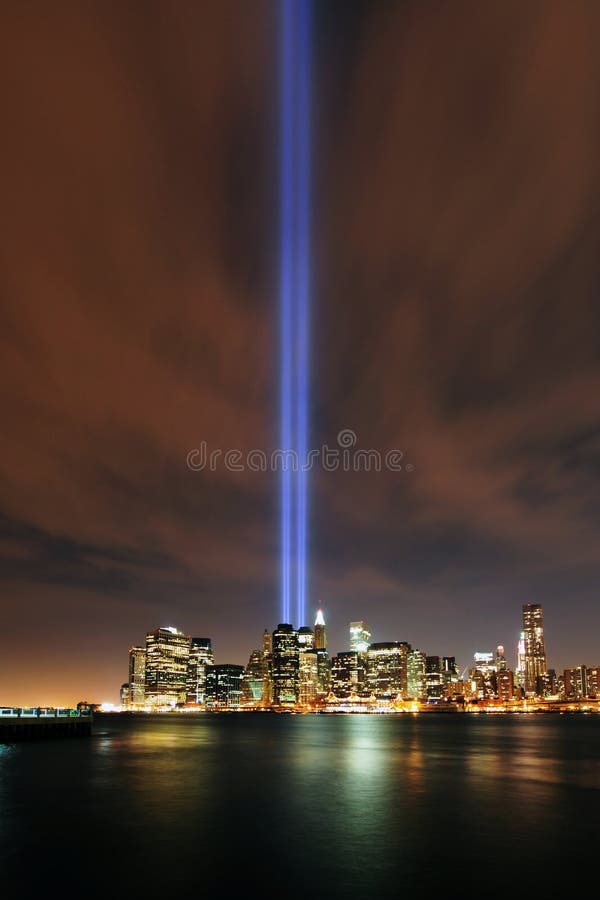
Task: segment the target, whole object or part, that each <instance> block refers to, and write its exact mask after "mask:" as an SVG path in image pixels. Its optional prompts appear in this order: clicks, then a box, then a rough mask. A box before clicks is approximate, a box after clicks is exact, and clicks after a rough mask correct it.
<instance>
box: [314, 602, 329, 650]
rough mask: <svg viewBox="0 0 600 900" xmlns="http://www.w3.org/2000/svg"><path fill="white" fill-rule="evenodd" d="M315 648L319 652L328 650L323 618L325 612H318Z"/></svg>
mask: <svg viewBox="0 0 600 900" xmlns="http://www.w3.org/2000/svg"><path fill="white" fill-rule="evenodd" d="M315 648H316V649H317V650H327V634H326V632H325V619H324V618H323V610H322V609H320V610H319V611H318V612H317V618H316V619H315Z"/></svg>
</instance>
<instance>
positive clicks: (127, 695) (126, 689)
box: [119, 681, 131, 709]
mask: <svg viewBox="0 0 600 900" xmlns="http://www.w3.org/2000/svg"><path fill="white" fill-rule="evenodd" d="M119 702H120V704H121V706H122V708H123V709H131V687H130V685H129V682H128V681H126V682H125V684H122V685H121V690H120V691H119Z"/></svg>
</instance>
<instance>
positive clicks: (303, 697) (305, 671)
mask: <svg viewBox="0 0 600 900" xmlns="http://www.w3.org/2000/svg"><path fill="white" fill-rule="evenodd" d="M318 687H319V659H318V655H317V651H316V650H314V649H313V650H304V651H302V652H301V653H300V657H299V663H298V703H300V704H301V705H302V706H312V705H313V704H314V703H315V701H316V699H317V693H318Z"/></svg>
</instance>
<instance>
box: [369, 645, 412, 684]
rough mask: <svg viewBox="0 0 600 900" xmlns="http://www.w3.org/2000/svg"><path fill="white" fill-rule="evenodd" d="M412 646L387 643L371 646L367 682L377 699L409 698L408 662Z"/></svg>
mask: <svg viewBox="0 0 600 900" xmlns="http://www.w3.org/2000/svg"><path fill="white" fill-rule="evenodd" d="M409 650H410V644H407V643H406V642H405V641H386V642H382V643H376V644H371V645H370V647H369V649H368V652H367V682H368V687H369V690H370V691H371V693H373V694H375V696H376V697H384V698H393V697H397V696H398V694H400V695H401V696H402V697H406V696H407V690H408V686H407V675H408V672H407V660H408V652H409Z"/></svg>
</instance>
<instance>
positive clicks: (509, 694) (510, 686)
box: [496, 668, 515, 703]
mask: <svg viewBox="0 0 600 900" xmlns="http://www.w3.org/2000/svg"><path fill="white" fill-rule="evenodd" d="M496 684H497V686H498V700H502V701H503V702H504V703H506V701H507V700H512V698H513V697H514V695H515V680H514V675H513V673H512V672H511V670H510V669H506V668H504V669H500V671H499V672H498V673H497V674H496Z"/></svg>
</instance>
